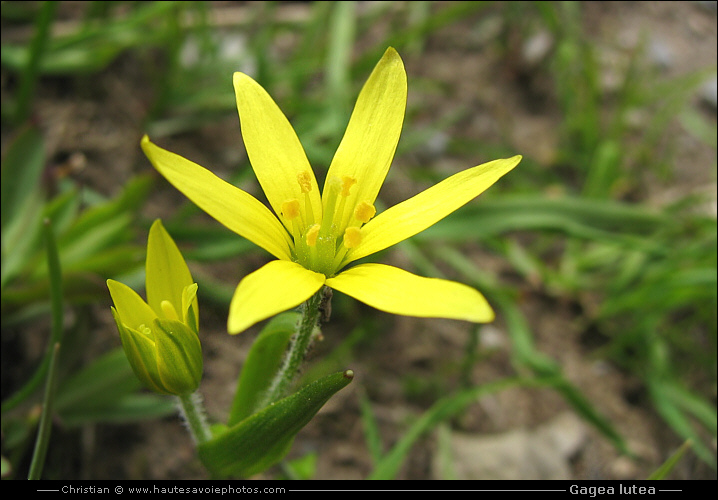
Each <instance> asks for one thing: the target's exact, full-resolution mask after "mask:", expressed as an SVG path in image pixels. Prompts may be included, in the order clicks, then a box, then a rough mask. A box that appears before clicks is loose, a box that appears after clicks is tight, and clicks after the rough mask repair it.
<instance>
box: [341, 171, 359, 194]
mask: <svg viewBox="0 0 718 500" xmlns="http://www.w3.org/2000/svg"><path fill="white" fill-rule="evenodd" d="M356 183H357V180H356V179H355V178H354V177H349V176H348V175H345V176H344V177H342V196H344V197H347V196H349V190H350V189H351V187H352V186H353V185H354V184H356Z"/></svg>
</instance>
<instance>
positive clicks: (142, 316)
mask: <svg viewBox="0 0 718 500" xmlns="http://www.w3.org/2000/svg"><path fill="white" fill-rule="evenodd" d="M107 288H108V289H109V290H110V295H111V296H112V302H113V303H114V304H115V309H117V314H118V316H119V318H120V321H122V323H123V324H124V325H127V326H128V327H130V328H132V329H134V330H136V329H137V328H138V327H139V326H140V325H144V326H146V327H147V328H149V327H150V326H151V325H152V323H153V322H154V320H155V318H157V314H156V313H155V312H154V311H153V310H152V308H151V307H150V306H148V305H147V302H145V301H144V300H142V297H140V296H139V295H137V292H135V291H134V290H133V289H132V288H130V287H129V286H127V285H125V284H124V283H120V282H119V281H115V280H107Z"/></svg>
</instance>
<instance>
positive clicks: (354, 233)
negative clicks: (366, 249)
mask: <svg viewBox="0 0 718 500" xmlns="http://www.w3.org/2000/svg"><path fill="white" fill-rule="evenodd" d="M359 243H361V229H359V228H358V227H348V228H347V229H346V231H344V246H345V247H347V248H356V247H358V246H359Z"/></svg>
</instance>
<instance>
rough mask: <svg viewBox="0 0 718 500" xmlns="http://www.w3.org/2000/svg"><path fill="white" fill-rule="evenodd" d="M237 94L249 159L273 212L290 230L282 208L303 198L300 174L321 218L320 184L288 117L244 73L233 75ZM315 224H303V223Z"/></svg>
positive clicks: (317, 214) (313, 205)
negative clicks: (298, 178) (304, 178)
mask: <svg viewBox="0 0 718 500" xmlns="http://www.w3.org/2000/svg"><path fill="white" fill-rule="evenodd" d="M234 93H235V96H236V98H237V110H238V111H239V121H240V124H241V127H242V139H243V140H244V146H245V148H246V149H247V156H249V161H250V163H251V164H252V168H253V169H254V173H255V175H256V176H257V180H259V184H260V185H261V186H262V189H263V190H264V193H265V194H266V195H267V200H268V201H269V204H270V205H271V206H272V208H273V209H274V212H275V213H276V214H277V215H278V216H279V217H280V219H281V220H282V222H284V225H285V227H287V228H288V229H290V230H291V223H290V222H288V221H287V220H285V219H284V217H283V216H282V215H281V207H282V203H284V202H286V201H288V200H292V199H297V200H303V199H304V194H302V190H301V188H300V184H299V182H298V180H297V176H298V175H300V174H301V175H303V176H306V178H307V179H308V180H309V182H310V184H311V190H310V191H309V197H310V200H311V205H312V211H313V212H314V214H316V217H318V218H320V217H321V213H322V212H321V199H320V195H319V188H318V187H317V181H316V178H315V177H314V172H313V171H312V167H311V166H310V165H309V161H308V160H307V155H306V154H305V153H304V148H302V145H301V143H300V142H299V139H298V138H297V134H296V133H295V132H294V129H293V128H292V126H291V125H290V123H289V121H288V120H287V117H286V116H284V113H282V111H281V110H280V109H279V107H278V106H277V104H276V103H275V102H274V100H272V98H271V97H270V96H269V94H268V93H267V91H266V90H264V88H262V86H261V85H259V84H258V83H257V82H255V81H254V80H252V78H250V77H249V76H247V75H245V74H244V73H235V74H234ZM303 204H304V202H302V205H303ZM314 222H315V221H303V223H304V224H312V223H314Z"/></svg>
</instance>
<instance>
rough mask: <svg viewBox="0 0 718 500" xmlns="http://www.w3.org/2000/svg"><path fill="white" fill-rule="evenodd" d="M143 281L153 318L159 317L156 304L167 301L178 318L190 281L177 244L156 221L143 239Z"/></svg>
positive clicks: (159, 309)
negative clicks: (153, 312) (153, 314)
mask: <svg viewBox="0 0 718 500" xmlns="http://www.w3.org/2000/svg"><path fill="white" fill-rule="evenodd" d="M145 280H146V287H147V303H148V304H149V305H150V307H151V308H152V309H153V310H154V311H155V312H156V313H157V315H158V316H160V317H163V314H162V313H161V311H162V308H161V307H160V303H161V302H162V301H163V300H168V301H170V303H171V304H172V305H173V306H174V309H175V311H176V312H177V314H178V315H180V316H179V318H182V317H183V314H184V310H183V304H182V293H183V291H184V289H185V287H187V286H189V285H191V284H192V283H194V281H193V280H192V275H191V274H190V272H189V268H188V267H187V263H186V262H185V260H184V258H183V257H182V254H181V253H180V251H179V249H178V248H177V245H176V244H175V242H174V240H173V239H172V237H171V236H170V235H169V233H167V231H166V230H165V228H164V226H163V225H162V221H160V220H159V219H157V220H156V221H155V222H154V223H153V224H152V227H151V228H150V234H149V237H148V238H147V261H146V263H145ZM165 319H172V318H165Z"/></svg>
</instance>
